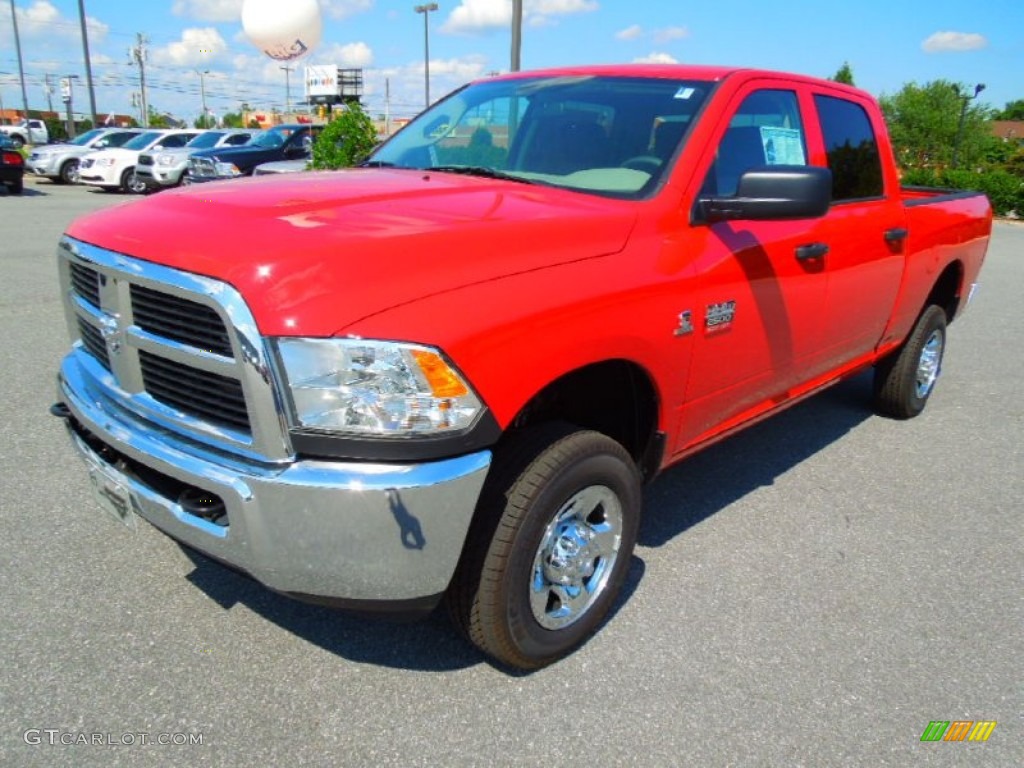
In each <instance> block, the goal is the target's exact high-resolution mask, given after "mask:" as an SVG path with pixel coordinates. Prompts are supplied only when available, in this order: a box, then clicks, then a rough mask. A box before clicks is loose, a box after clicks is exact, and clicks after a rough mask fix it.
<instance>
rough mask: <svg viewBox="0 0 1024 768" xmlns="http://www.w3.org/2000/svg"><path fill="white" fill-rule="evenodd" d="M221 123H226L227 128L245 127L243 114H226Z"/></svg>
mask: <svg viewBox="0 0 1024 768" xmlns="http://www.w3.org/2000/svg"><path fill="white" fill-rule="evenodd" d="M221 122H223V123H224V127H225V128H244V127H245V122H244V121H243V119H242V113H241V112H225V113H224V117H222V118H221Z"/></svg>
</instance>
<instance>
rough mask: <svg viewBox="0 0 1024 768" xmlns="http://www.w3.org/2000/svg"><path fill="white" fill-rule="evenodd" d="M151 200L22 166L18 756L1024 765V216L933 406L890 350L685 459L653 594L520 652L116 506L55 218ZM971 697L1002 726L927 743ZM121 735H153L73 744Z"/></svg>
mask: <svg viewBox="0 0 1024 768" xmlns="http://www.w3.org/2000/svg"><path fill="white" fill-rule="evenodd" d="M124 199H126V198H122V197H120V196H117V195H107V194H103V193H98V192H93V191H91V190H87V189H83V188H65V187H59V186H56V185H53V184H49V183H48V182H36V181H34V180H32V181H29V183H28V184H27V189H26V194H25V195H24V196H22V197H21V198H16V197H13V196H10V195H3V194H0V265H2V277H0V321H2V323H3V326H4V327H6V328H7V329H8V330H7V331H6V332H5V333H4V334H3V335H2V337H0V366H2V370H3V374H2V376H3V379H2V381H3V393H4V397H3V399H2V401H0V436H2V441H0V460H2V462H3V470H4V471H3V484H2V487H0V525H2V528H0V530H2V532H3V541H4V544H3V547H2V550H0V552H2V555H3V568H2V569H0V615H2V616H3V622H2V624H0V653H2V662H3V663H2V671H0V725H2V727H0V764H2V765H5V766H7V765H10V766H54V765H75V766H87V765H90V766H91V765H96V766H122V765H132V766H135V765H182V764H192V765H253V766H258V765H288V766H307V765H309V766H319V765H345V766H364V765H374V766H449V765H451V766H471V765H473V766H476V765H478V766H505V765H510V766H511V765H522V766H534V765H573V766H582V765H588V764H590V765H603V766H605V765H642V766H681V765H688V766H725V765H736V766H783V765H786V766H881V765H887V766H911V765H915V766H917V765H928V766H945V765H963V766H1006V767H1007V768H1009V767H1010V766H1020V765H1024V722H1022V719H1021V717H1022V713H1024V707H1022V704H1024V692H1022V680H1024V675H1022V672H1024V669H1022V666H1024V665H1022V660H1024V636H1022V628H1024V606H1022V595H1024V590H1022V586H1024V585H1022V572H1024V568H1022V566H1024V559H1022V543H1024V536H1022V522H1021V511H1022V508H1024V502H1022V499H1024V479H1022V474H1024V473H1022V470H1024V461H1022V437H1024V435H1022V432H1024V429H1022V425H1024V400H1022V398H1021V394H1020V390H1019V388H1018V387H1019V383H1020V382H1021V381H1022V380H1024V354H1022V353H1024V348H1022V344H1021V339H1022V338H1024V315H1022V310H1021V307H1022V302H1021V298H1020V297H1021V293H1022V292H1024V258H1022V254H1024V227H1020V226H1014V225H1009V224H1002V225H997V227H996V231H995V239H994V242H993V246H992V250H991V253H990V257H989V260H988V263H987V264H986V266H985V271H984V274H983V278H984V287H983V290H982V292H981V294H980V296H979V298H978V300H977V303H976V305H975V306H974V307H973V308H972V309H971V311H970V312H969V313H968V315H967V316H966V317H964V318H963V320H962V321H960V322H958V323H957V324H956V325H955V326H954V328H953V329H952V332H951V339H950V341H951V348H950V350H949V354H948V357H947V362H946V371H945V374H944V377H943V380H942V381H941V383H940V386H939V389H938V391H937V392H936V394H935V396H934V398H933V400H932V402H931V404H930V405H929V408H928V411H927V413H926V414H925V415H924V416H923V417H922V418H920V419H918V420H915V421H913V422H909V423H899V422H894V421H888V420H885V419H880V418H877V417H873V416H872V415H871V414H870V413H869V412H868V411H867V410H866V409H865V406H864V402H865V399H866V397H867V393H868V381H867V380H866V379H864V378H861V379H857V380H854V381H850V382H847V383H845V384H843V385H841V386H840V387H838V388H836V389H834V390H832V391H830V392H828V393H826V394H824V395H822V396H820V397H818V398H816V399H815V400H813V401H811V402H809V403H806V404H804V405H802V406H800V407H798V408H796V409H793V410H791V411H790V412H788V413H786V414H783V415H781V416H779V417H777V418H775V419H774V420H772V421H770V422H767V423H765V424H763V425H761V426H759V427H756V428H754V429H753V430H751V431H748V432H746V433H745V434H742V435H740V436H738V437H736V438H734V439H732V440H730V441H728V442H727V443H725V444H722V445H720V446H718V447H716V448H713V449H711V450H709V451H707V452H705V453H703V454H701V455H699V456H697V457H695V458H694V459H692V460H690V461H689V462H688V463H687V464H685V465H684V466H682V467H680V468H679V469H676V470H674V471H672V472H670V473H667V474H666V475H665V476H664V477H662V478H661V479H660V480H659V481H658V482H657V483H656V484H655V485H654V486H653V487H652V488H651V489H650V490H649V492H648V499H647V506H646V519H645V522H644V524H643V530H642V535H641V546H640V547H639V549H638V551H637V554H636V558H635V561H634V564H633V568H632V571H631V578H630V582H629V589H628V592H629V593H630V594H629V595H628V600H625V601H624V602H623V603H622V604H621V605H620V606H619V608H618V610H617V612H616V613H615V615H614V616H613V617H612V618H611V620H610V621H609V622H608V624H607V626H605V627H604V629H603V630H602V631H601V632H600V633H599V634H598V635H597V636H596V637H595V638H594V639H593V640H592V641H591V642H590V643H589V644H588V645H587V646H585V647H584V648H583V649H582V650H580V651H579V652H578V653H576V654H575V655H573V656H572V657H571V658H569V659H567V660H565V661H563V662H562V663H559V664H557V665H555V666H553V667H551V668H548V669H546V670H542V671H540V672H537V673H535V674H532V675H523V676H509V675H507V674H505V673H503V672H502V671H500V670H498V669H496V668H494V667H493V666H491V665H490V664H488V663H487V662H486V661H484V660H482V659H481V658H480V656H479V655H478V654H476V653H475V652H474V651H473V650H472V649H471V648H469V647H467V646H466V645H464V644H463V643H462V642H461V641H460V640H459V639H458V638H457V637H456V636H455V634H454V632H453V631H452V630H451V629H450V628H449V626H448V624H447V622H446V620H445V619H444V618H443V617H436V618H433V619H430V620H428V621H426V622H424V623H419V624H412V625H403V624H389V623H381V622H368V621H364V620H360V619H356V618H353V617H350V616H347V615H344V614H338V613H333V612H330V611H328V610H322V609H318V608H311V607H308V606H305V605H301V604H298V603H294V602H291V601H289V600H287V599H285V598H282V597H278V596H276V595H274V594H271V593H269V592H268V591H266V590H264V589H262V588H260V587H259V586H256V585H254V584H253V583H251V582H248V581H247V580H245V579H243V578H241V577H239V576H237V575H234V574H232V573H230V572H228V571H226V570H224V569H222V568H220V567H219V566H216V565H214V564H211V563H209V562H207V561H205V560H203V559H201V558H199V557H198V556H196V555H190V554H188V553H186V552H185V551H183V550H182V549H181V548H179V547H178V546H176V545H175V544H174V543H173V542H171V541H170V540H168V539H167V538H165V537H163V536H162V535H160V534H159V533H157V532H156V531H155V530H153V529H151V528H149V527H148V526H143V527H141V528H140V530H139V533H138V534H136V535H132V534H131V533H130V532H129V531H128V530H127V529H125V528H122V527H119V526H117V525H116V524H115V523H113V522H109V521H108V519H107V518H106V517H103V516H101V514H100V513H99V512H98V511H97V510H96V509H94V507H93V504H92V502H91V500H90V497H89V491H88V487H87V481H86V477H85V473H84V471H83V468H82V466H80V464H79V462H78V459H77V458H75V457H74V456H73V455H72V452H71V449H70V447H69V446H68V445H67V444H66V442H65V437H64V435H63V434H62V430H63V428H62V427H61V425H60V424H59V423H58V422H57V421H56V420H55V419H53V418H52V417H50V416H48V415H47V413H46V409H47V406H48V405H49V404H50V403H51V402H52V399H53V376H54V371H55V370H56V367H57V364H58V360H59V358H60V356H61V355H62V353H63V351H64V349H65V347H66V332H65V329H64V323H63V316H62V312H61V308H60V305H59V302H58V297H57V290H56V281H55V275H56V270H55V267H54V246H55V243H56V240H57V237H58V235H59V233H60V231H61V230H62V228H63V227H64V226H65V224H66V223H67V222H68V221H69V220H70V219H71V218H72V217H73V216H74V215H77V214H78V213H80V212H83V211H86V210H89V209H95V208H99V207H101V206H105V205H111V204H117V203H118V202H120V201H122V200H124ZM958 719H960V720H982V719H984V720H995V721H998V725H997V727H996V728H995V730H994V731H993V733H992V735H991V737H990V739H989V741H988V742H987V743H984V744H969V743H934V744H933V743H921V742H920V737H921V734H922V732H923V731H924V729H925V727H926V726H927V725H928V723H929V721H932V720H958ZM30 729H32V730H30ZM47 729H49V730H51V731H55V733H53V734H52V736H51V734H48V733H46V730H47ZM26 731H28V733H27V734H26ZM82 734H85V736H84V737H83V736H82ZM91 734H100V735H101V736H100V738H102V739H103V740H104V741H106V740H108V739H109V740H112V741H115V742H121V741H134V742H135V743H134V744H130V745H127V744H122V743H119V744H117V745H113V746H111V745H106V744H105V745H85V744H77V745H69V746H62V745H60V741H61V739H63V740H65V741H70V740H80V739H82V738H86V739H91V738H92V736H91ZM141 734H146V740H149V741H154V740H156V739H157V738H158V736H159V734H190V735H193V736H198V735H201V738H202V741H203V743H202V745H192V746H189V745H175V744H171V745H166V746H161V745H154V744H142V743H141V742H142V741H143V736H142V735H141ZM175 738H177V739H180V738H181V737H175ZM51 739H52V740H54V741H55V742H56V744H55V745H50V743H49V741H50V740H51ZM26 742H41V743H26Z"/></svg>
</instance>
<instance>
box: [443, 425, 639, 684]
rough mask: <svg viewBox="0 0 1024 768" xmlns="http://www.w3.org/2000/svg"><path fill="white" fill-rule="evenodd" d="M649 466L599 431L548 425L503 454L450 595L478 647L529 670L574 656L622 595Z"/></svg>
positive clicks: (508, 446)
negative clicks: (640, 466) (642, 470)
mask: <svg viewBox="0 0 1024 768" xmlns="http://www.w3.org/2000/svg"><path fill="white" fill-rule="evenodd" d="M640 505H641V491H640V474H639V471H638V470H637V468H636V465H635V464H634V462H633V460H632V458H631V457H630V456H629V454H628V453H627V452H626V451H625V449H624V448H623V447H622V446H621V445H619V444H618V443H616V442H615V441H614V440H612V439H611V438H609V437H607V436H605V435H603V434H600V433H598V432H591V431H588V430H575V429H573V428H571V427H568V426H559V425H549V426H547V427H543V428H537V429H534V430H531V431H529V432H524V433H522V434H521V435H517V436H515V437H514V438H513V439H512V440H510V441H509V442H508V443H507V444H506V445H505V446H503V447H502V449H500V450H499V451H498V452H497V453H496V455H495V463H494V466H493V468H492V476H491V477H490V478H488V482H487V486H486V488H485V490H484V493H483V495H482V497H481V502H480V506H479V508H478V510H477V519H476V520H475V521H474V524H473V528H472V530H471V531H470V535H469V537H468V539H467V542H466V552H465V554H464V555H463V559H462V562H461V563H460V564H459V568H458V569H457V571H456V575H455V578H454V580H453V583H452V587H451V589H450V591H449V595H448V604H449V608H450V609H451V612H452V616H453V619H454V620H455V623H456V624H457V625H458V626H459V627H460V629H462V631H463V632H464V633H465V634H466V636H467V637H468V638H469V639H470V641H471V642H473V643H474V644H475V645H476V646H477V647H479V648H480V649H481V650H483V651H484V652H485V653H487V654H489V655H491V656H493V657H494V658H495V659H497V660H499V661H501V662H503V663H505V664H508V665H510V666H513V667H518V668H521V669H536V668H538V667H542V666H544V665H546V664H550V663H551V662H553V661H556V660H557V659H559V658H561V657H563V656H565V655H566V654H568V653H569V652H571V651H572V650H573V649H575V648H576V647H577V646H579V645H580V644H581V643H583V642H584V641H585V640H586V639H587V638H588V637H589V636H590V634H591V633H592V632H593V631H594V630H595V629H596V628H597V627H598V626H599V625H600V623H601V621H602V620H603V619H604V617H605V616H606V615H607V613H608V610H609V609H610V608H611V606H612V604H613V603H614V601H615V598H616V596H617V595H618V593H619V591H620V589H621V587H622V583H623V581H624V579H625V575H626V572H627V571H628V569H629V561H630V556H631V554H632V551H633V546H634V544H635V542H636V535H637V528H638V525H639V520H640Z"/></svg>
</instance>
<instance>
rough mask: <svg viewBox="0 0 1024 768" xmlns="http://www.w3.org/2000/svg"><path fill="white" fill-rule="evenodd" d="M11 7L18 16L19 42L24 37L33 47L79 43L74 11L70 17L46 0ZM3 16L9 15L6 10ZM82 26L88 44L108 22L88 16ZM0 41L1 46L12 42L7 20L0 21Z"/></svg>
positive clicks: (94, 42) (104, 33)
mask: <svg viewBox="0 0 1024 768" xmlns="http://www.w3.org/2000/svg"><path fill="white" fill-rule="evenodd" d="M14 11H15V13H16V14H17V16H18V34H19V35H20V37H21V42H22V45H24V44H25V43H26V41H31V42H32V43H34V47H35V48H37V49H38V48H39V47H41V46H42V47H55V48H62V47H64V46H66V45H68V44H69V43H71V42H74V41H79V45H81V39H82V32H81V25H80V23H79V19H78V15H77V14H75V16H74V17H70V16H63V15H62V14H61V12H60V11H59V10H58V9H57V7H56V6H55V5H54V4H53V3H51V2H49V0H34V2H32V3H31V4H30V5H28V6H27V7H18V6H17V5H16V6H15V7H14ZM4 16H5V18H10V16H9V15H8V13H7V12H6V10H5V12H4ZM85 26H86V29H87V30H88V33H89V44H90V46H92V45H98V44H100V43H102V42H103V41H104V40H105V39H106V37H107V32H108V31H109V30H110V27H109V26H107V25H106V24H104V23H103V22H101V21H99V20H97V19H94V18H93V17H92V16H86V17H85ZM0 41H3V43H4V47H5V48H6V47H7V45H8V44H10V45H11V46H13V45H14V32H13V28H12V27H11V25H10V24H9V23H8V22H7V21H4V22H3V23H2V24H0Z"/></svg>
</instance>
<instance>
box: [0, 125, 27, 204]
mask: <svg viewBox="0 0 1024 768" xmlns="http://www.w3.org/2000/svg"><path fill="white" fill-rule="evenodd" d="M24 178H25V158H24V157H22V156H21V152H20V151H19V147H18V145H17V144H16V143H15V142H14V141H12V140H11V139H10V138H9V137H8V136H6V135H4V134H2V133H0V183H2V184H3V185H4V186H5V187H7V189H8V190H9V191H10V192H11V193H12V194H15V195H20V194H21V190H22V188H23V185H24Z"/></svg>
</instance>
